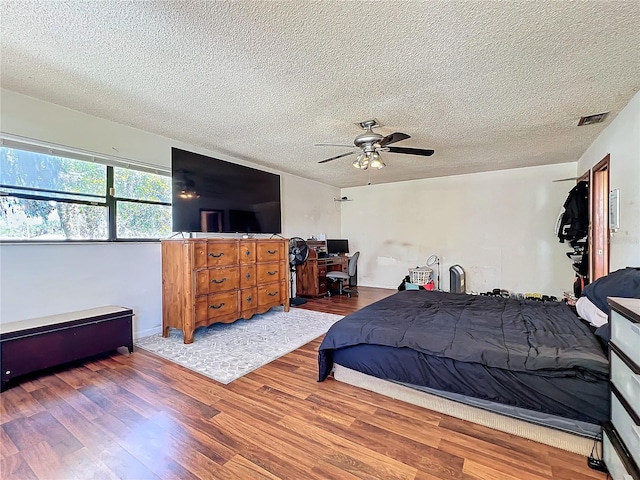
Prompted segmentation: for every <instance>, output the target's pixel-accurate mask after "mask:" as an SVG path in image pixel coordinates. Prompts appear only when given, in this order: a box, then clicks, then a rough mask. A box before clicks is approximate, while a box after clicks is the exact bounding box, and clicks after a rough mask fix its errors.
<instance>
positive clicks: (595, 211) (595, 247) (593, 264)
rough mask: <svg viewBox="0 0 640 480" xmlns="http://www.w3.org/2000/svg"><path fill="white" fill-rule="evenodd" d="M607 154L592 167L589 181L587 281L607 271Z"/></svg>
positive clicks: (608, 258)
mask: <svg viewBox="0 0 640 480" xmlns="http://www.w3.org/2000/svg"><path fill="white" fill-rule="evenodd" d="M609 160H610V154H607V155H606V156H605V157H604V158H603V159H602V160H600V161H599V162H598V163H597V164H596V165H595V166H594V167H593V168H591V181H590V182H589V197H590V200H591V201H590V206H589V210H590V211H589V281H590V282H593V281H594V280H597V279H598V278H600V277H603V276H605V275H607V274H608V273H609V270H610V255H609V241H610V239H611V235H610V230H609V185H610V179H609V165H610V162H609Z"/></svg>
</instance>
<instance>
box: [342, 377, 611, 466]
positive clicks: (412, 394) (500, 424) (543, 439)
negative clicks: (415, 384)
mask: <svg viewBox="0 0 640 480" xmlns="http://www.w3.org/2000/svg"><path fill="white" fill-rule="evenodd" d="M333 376H334V378H335V379H336V380H337V381H339V382H343V383H348V384H349V385H354V386H356V387H360V388H364V389H366V390H370V391H372V392H376V393H379V394H381V395H385V396H387V397H391V398H396V399H398V400H402V401H404V402H407V403H411V404H413V405H417V406H419V407H424V408H427V409H429V410H433V411H435V412H438V413H443V414H445V415H450V416H452V417H456V418H460V419H462V420H468V421H470V422H473V423H477V424H479V425H484V426H485V427H489V428H493V429H495V430H499V431H501V432H506V433H511V434H513V435H516V436H518V437H522V438H527V439H529V440H533V441H534V442H539V443H542V444H545V445H549V446H552V447H556V448H561V449H563V450H567V451H569V452H573V453H577V454H579V455H584V456H589V454H590V453H591V451H592V448H593V446H594V440H593V439H590V438H585V437H581V436H579V435H572V434H571V433H568V432H563V431H561V430H556V429H554V428H548V427H543V426H541V425H536V424H533V423H529V422H527V421H524V420H518V419H515V418H512V417H507V416H505V415H500V414H498V413H494V412H489V411H486V410H483V409H481V408H477V407H472V406H469V405H465V404H463V403H458V402H455V401H453V400H448V399H446V398H442V397H439V396H437V395H432V394H430V393H426V392H421V391H419V390H414V389H412V388H409V387H406V386H404V385H399V384H397V383H394V382H389V381H386V380H381V379H379V378H376V377H372V376H370V375H367V374H364V373H361V372H357V371H355V370H351V369H349V368H346V367H343V366H342V365H338V364H335V365H334V369H333ZM599 448H600V447H599V446H598V449H599Z"/></svg>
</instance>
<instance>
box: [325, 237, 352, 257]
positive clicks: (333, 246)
mask: <svg viewBox="0 0 640 480" xmlns="http://www.w3.org/2000/svg"><path fill="white" fill-rule="evenodd" d="M327 253H328V254H329V255H335V254H340V253H349V240H338V239H329V238H327Z"/></svg>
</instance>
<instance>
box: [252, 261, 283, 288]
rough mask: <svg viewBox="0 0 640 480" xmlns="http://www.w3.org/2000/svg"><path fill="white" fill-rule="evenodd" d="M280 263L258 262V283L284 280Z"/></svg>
mask: <svg viewBox="0 0 640 480" xmlns="http://www.w3.org/2000/svg"><path fill="white" fill-rule="evenodd" d="M282 266H283V265H282V263H281V262H275V263H259V264H258V267H257V272H256V275H257V278H258V285H261V284H263V283H272V282H280V281H282V280H284V272H283V271H282V270H283V269H282Z"/></svg>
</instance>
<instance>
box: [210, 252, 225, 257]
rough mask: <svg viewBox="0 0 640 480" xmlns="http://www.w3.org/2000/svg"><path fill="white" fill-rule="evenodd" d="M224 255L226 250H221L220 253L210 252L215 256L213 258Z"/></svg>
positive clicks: (211, 255)
mask: <svg viewBox="0 0 640 480" xmlns="http://www.w3.org/2000/svg"><path fill="white" fill-rule="evenodd" d="M223 255H224V252H220V253H210V254H209V256H210V257H213V258H220V257H222V256H223Z"/></svg>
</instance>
